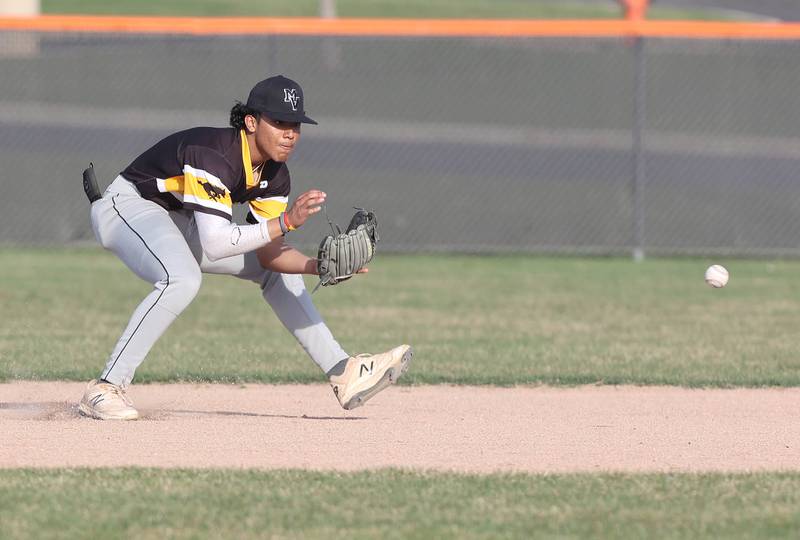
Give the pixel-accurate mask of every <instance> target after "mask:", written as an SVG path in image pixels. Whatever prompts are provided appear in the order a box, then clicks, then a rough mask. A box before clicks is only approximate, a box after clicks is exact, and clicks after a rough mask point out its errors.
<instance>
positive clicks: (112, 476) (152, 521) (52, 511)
mask: <svg viewBox="0 0 800 540" xmlns="http://www.w3.org/2000/svg"><path fill="white" fill-rule="evenodd" d="M0 500H2V501H3V504H2V505H0V537H2V538H15V539H23V538H36V539H46V538H137V539H148V538H153V539H156V538H158V539H161V538H332V537H344V536H346V537H350V538H425V539H427V538H459V539H470V538H556V537H557V538H664V539H668V538H790V537H793V536H794V535H795V534H796V532H797V530H798V527H800V475H798V474H742V475H722V474H703V475H692V474H666V475H609V474H604V475H553V476H526V475H492V476H464V475H455V474H428V473H411V472H399V471H391V470H388V471H379V472H374V473H366V472H365V473H354V474H338V473H316V472H301V471H275V472H254V471H231V470H222V471H186V470H178V471H164V470H150V469H122V470H103V469H100V470H97V469H95V470H86V469H79V470H52V471H41V470H5V471H0Z"/></svg>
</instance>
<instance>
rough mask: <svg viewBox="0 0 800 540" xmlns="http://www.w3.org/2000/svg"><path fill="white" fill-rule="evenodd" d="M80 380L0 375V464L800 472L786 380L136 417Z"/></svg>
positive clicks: (195, 399)
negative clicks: (0, 380) (110, 408)
mask: <svg viewBox="0 0 800 540" xmlns="http://www.w3.org/2000/svg"><path fill="white" fill-rule="evenodd" d="M83 387H84V385H83V384H80V383H60V382H37V383H34V382H14V383H11V384H0V468H9V467H76V466H88V467H99V466H103V467H118V466H125V465H136V466H148V467H234V468H240V467H241V468H251V467H253V468H286V467H290V468H307V469H328V470H331V469H333V470H357V469H369V468H380V467H403V468H414V469H435V470H455V471H466V472H492V471H526V472H574V471H756V470H800V389H784V390H781V389H758V390H750V389H740V390H686V389H681V388H670V387H647V388H640V387H609V386H599V387H594V386H590V387H580V388H566V389H565V388H548V387H537V388H527V387H526V388H507V389H504V388H490V387H448V386H422V387H398V388H390V389H388V390H387V391H385V392H384V393H383V394H382V395H380V396H378V397H376V398H375V399H374V400H373V401H371V402H370V403H369V404H368V405H366V406H365V407H362V408H360V409H356V410H354V411H352V412H347V411H343V410H342V409H340V408H339V406H338V404H337V403H336V401H335V399H334V397H333V395H332V394H331V392H330V390H329V388H328V387H326V386H321V385H309V386H262V385H247V386H228V385H138V386H134V387H133V388H132V389H131V391H130V395H131V397H132V399H133V400H134V402H135V403H136V405H137V406H138V407H139V409H140V411H141V412H142V413H143V419H141V420H139V421H137V422H100V421H95V420H90V419H86V418H82V417H80V416H79V415H78V413H77V400H78V399H79V398H80V396H81V394H82V392H83Z"/></svg>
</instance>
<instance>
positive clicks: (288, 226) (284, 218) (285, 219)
mask: <svg viewBox="0 0 800 540" xmlns="http://www.w3.org/2000/svg"><path fill="white" fill-rule="evenodd" d="M281 217H282V218H283V224H284V225H286V228H287V229H288V230H290V231H294V230H297V227H295V226H294V225H292V224H291V223H289V216H288V214H286V212H284V213H282V214H281Z"/></svg>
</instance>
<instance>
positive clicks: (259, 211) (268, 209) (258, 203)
mask: <svg viewBox="0 0 800 540" xmlns="http://www.w3.org/2000/svg"><path fill="white" fill-rule="evenodd" d="M288 202H289V200H288V198H287V197H270V198H269V199H255V200H253V201H250V210H251V211H252V212H253V214H255V215H256V218H257V219H258V220H259V221H262V220H263V219H272V218H276V217H278V216H280V215H281V212H285V211H286V207H287V206H288Z"/></svg>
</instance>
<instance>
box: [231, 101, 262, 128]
mask: <svg viewBox="0 0 800 540" xmlns="http://www.w3.org/2000/svg"><path fill="white" fill-rule="evenodd" d="M248 114H249V115H251V116H255V117H256V118H258V111H256V110H255V109H251V108H250V107H248V106H247V105H245V104H244V103H242V102H241V101H237V102H236V105H234V106H233V108H232V109H231V117H230V124H231V127H234V128H236V129H244V117H245V116H247V115H248Z"/></svg>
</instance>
